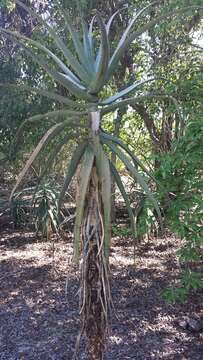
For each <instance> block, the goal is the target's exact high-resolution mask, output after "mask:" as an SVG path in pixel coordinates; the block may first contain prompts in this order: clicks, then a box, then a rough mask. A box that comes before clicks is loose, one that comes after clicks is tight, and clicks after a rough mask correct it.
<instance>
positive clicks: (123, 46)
mask: <svg viewBox="0 0 203 360" xmlns="http://www.w3.org/2000/svg"><path fill="white" fill-rule="evenodd" d="M15 3H16V4H17V5H18V6H21V7H22V8H23V9H24V10H25V11H27V12H28V13H29V14H30V15H31V16H32V17H33V18H35V19H37V20H38V22H39V23H40V24H41V25H42V26H43V27H44V28H45V29H46V31H47V34H48V35H49V36H50V37H51V38H52V40H53V42H54V44H55V47H56V49H57V54H58V53H60V54H61V57H59V56H58V55H56V54H55V53H53V51H51V50H50V49H49V48H48V47H45V46H44V45H43V43H41V42H39V41H35V40H32V39H30V38H27V37H25V36H23V35H21V34H20V33H18V32H16V31H11V30H9V29H4V28H0V31H1V32H2V34H3V35H4V36H7V37H8V38H10V39H12V40H13V41H15V42H16V43H17V44H18V45H19V46H20V47H21V48H22V49H23V50H24V51H25V52H26V53H27V54H28V55H29V56H30V57H31V59H32V60H33V61H34V62H35V63H37V64H38V65H39V66H41V67H42V69H44V71H45V72H46V73H47V74H48V75H49V76H50V77H51V78H52V79H53V80H54V81H55V82H56V83H57V84H60V86H62V87H63V88H65V89H67V90H68V93H69V94H70V95H72V96H70V97H69V98H68V97H66V96H62V95H60V94H59V93H56V92H55V91H48V90H44V89H40V88H29V87H27V86H24V89H25V90H28V91H31V92H34V93H37V94H39V95H41V96H45V97H48V98H50V99H53V101H54V102H59V103H61V104H63V106H64V108H63V109H60V110H56V111H50V112H48V113H46V114H39V115H36V116H33V117H30V118H29V119H26V120H25V121H24V122H23V123H22V125H21V126H20V128H19V130H18V132H17V134H16V143H17V142H18V141H19V139H20V137H21V134H22V131H23V129H24V127H25V126H26V125H29V124H30V125H31V124H37V123H39V122H41V121H44V122H46V123H47V124H50V128H49V130H48V131H47V132H46V133H45V134H44V136H43V137H42V139H41V140H40V142H39V143H38V145H37V146H36V148H35V149H34V151H33V153H32V154H31V156H30V158H29V159H28V160H27V163H26V164H25V166H24V168H23V170H22V171H21V173H20V174H19V176H18V179H17V182H16V185H15V187H14V189H13V191H12V194H11V197H12V195H13V194H14V192H15V191H16V189H17V187H18V186H19V185H20V183H21V181H22V179H23V177H24V175H25V174H26V173H27V171H28V170H29V168H30V166H31V165H32V163H33V162H34V160H35V159H36V157H37V156H38V154H39V153H40V151H41V150H42V149H43V148H44V147H45V146H46V145H47V144H48V143H50V141H51V140H52V139H53V138H56V137H57V136H58V135H59V134H60V135H61V134H63V135H64V139H63V140H62V141H60V142H58V143H57V144H56V145H55V147H54V148H53V150H52V152H51V153H50V156H49V159H48V161H47V163H46V164H45V172H46V170H48V169H49V167H50V165H51V164H52V162H53V161H54V159H55V158H56V157H57V155H58V154H59V152H60V151H61V149H62V147H63V145H64V144H65V143H67V142H68V141H70V140H72V139H78V137H79V135H80V138H81V142H80V143H79V144H78V145H77V147H76V149H75V150H74V152H73V155H72V158H71V160H70V162H69V163H68V166H67V171H66V175H65V179H64V184H63V187H62V189H61V193H60V197H59V203H58V208H59V209H60V207H61V204H62V202H63V199H64V195H65V193H66V191H67V189H68V187H69V185H70V183H71V180H72V178H73V176H74V175H75V173H76V170H77V168H78V166H79V164H80V166H81V168H80V185H79V194H78V197H77V204H76V205H77V210H76V219H75V230H74V259H75V261H77V262H78V261H79V259H81V261H80V269H81V288H80V316H81V321H82V331H81V334H82V333H85V334H86V337H87V339H88V352H89V359H90V360H94V359H103V353H104V345H105V336H106V332H107V329H108V317H109V314H110V311H111V294H110V286H109V264H108V258H109V249H110V238H111V235H110V211H111V176H113V178H114V180H115V182H116V184H117V186H118V188H119V190H120V192H121V194H122V196H123V198H124V201H125V204H126V207H127V209H128V213H129V218H130V221H131V226H132V233H133V236H134V237H136V231H135V221H134V215H133V211H132V209H131V206H130V201H129V199H128V195H127V193H126V191H125V187H124V185H123V182H122V179H121V177H120V175H119V173H118V171H117V169H116V167H115V165H114V164H113V163H112V162H111V160H110V158H109V156H108V154H109V153H114V154H116V156H117V157H118V158H119V159H120V160H121V161H122V162H123V164H124V165H125V167H126V168H127V169H128V171H129V173H130V174H131V175H132V176H133V178H134V179H136V181H137V182H138V183H139V184H140V186H141V187H142V188H143V190H144V191H145V193H146V194H147V195H148V196H149V198H150V199H151V201H152V203H153V205H154V207H155V209H156V211H157V213H158V215H159V217H161V215H160V211H159V207H158V205H157V203H156V201H155V199H154V197H153V196H152V194H151V192H150V190H149V188H148V186H147V183H146V182H145V180H144V179H143V177H142V176H141V175H140V173H139V171H138V170H137V169H138V168H140V169H142V170H143V171H144V172H145V173H146V174H148V175H150V174H149V173H148V171H147V169H146V168H145V167H144V165H143V164H142V163H141V162H140V161H139V159H138V158H137V157H136V156H135V155H134V153H132V152H131V150H130V149H129V148H128V146H127V145H126V144H125V143H123V142H122V141H121V140H120V139H118V138H116V137H114V136H112V135H111V134H109V133H106V132H105V131H103V130H102V127H101V125H102V121H103V116H104V115H105V114H108V113H111V112H113V111H115V110H117V109H119V108H121V107H122V106H126V105H130V104H135V103H137V102H139V101H143V100H144V99H146V98H148V97H153V96H155V97H156V96H157V97H158V98H159V97H165V96H166V95H164V94H148V93H145V94H143V95H139V96H137V97H135V96H133V97H130V98H126V95H128V94H129V93H133V92H135V91H136V90H137V89H140V87H141V86H142V85H144V84H146V83H148V82H150V81H153V80H154V79H152V78H148V79H145V80H142V81H137V82H135V83H134V84H132V85H130V86H127V87H126V88H125V89H124V90H122V91H119V92H118V93H116V94H115V95H113V96H110V97H108V98H103V97H102V94H103V92H102V90H103V89H104V88H105V86H106V85H107V83H108V82H109V81H110V79H111V77H112V76H113V74H114V72H115V71H116V69H117V67H118V64H119V61H120V59H121V57H122V56H123V54H124V52H125V51H126V50H127V49H128V46H129V45H130V43H131V42H132V41H133V40H134V39H135V38H136V37H138V36H140V35H141V34H142V33H143V32H144V31H147V30H148V29H149V28H150V27H151V26H153V25H154V24H156V22H158V21H160V20H163V19H164V18H165V17H166V14H165V15H160V16H159V17H158V18H157V19H155V20H152V21H150V22H149V23H148V24H146V25H145V26H144V27H143V28H142V29H138V30H136V31H134V32H133V31H132V29H133V25H134V24H135V23H136V21H137V19H139V17H140V16H142V14H143V13H144V12H145V11H147V9H148V8H149V7H150V6H152V5H155V4H156V2H155V3H152V4H150V5H148V6H146V7H145V8H144V9H142V10H141V11H139V12H137V13H136V14H135V15H134V17H133V18H132V20H131V21H130V22H129V25H128V27H127V29H126V30H125V31H124V33H123V35H122V37H121V39H120V41H119V43H118V45H117V47H116V48H115V49H112V48H111V42H110V40H109V39H110V37H109V34H110V31H111V25H112V22H113V20H114V19H115V17H116V16H117V15H118V13H119V11H117V12H115V13H114V14H113V15H112V16H111V17H110V19H109V21H108V22H107V23H105V22H104V20H103V19H102V17H101V14H100V13H99V12H98V11H96V12H95V15H94V16H93V18H92V20H91V22H90V25H89V26H88V24H87V23H86V22H85V20H84V18H81V24H82V35H81V33H79V32H77V31H76V30H75V28H74V26H73V24H72V21H71V17H70V15H69V14H68V12H66V11H65V10H64V9H62V7H61V5H60V3H58V11H59V12H60V13H61V14H62V16H63V18H64V21H65V24H66V27H67V29H68V31H69V33H70V35H71V38H72V42H73V45H74V52H71V51H70V49H69V48H68V47H67V45H66V44H65V42H64V40H63V39H62V38H61V37H59V35H58V33H57V29H56V28H55V27H54V26H52V24H50V23H48V22H46V21H45V20H44V19H43V18H42V17H41V16H40V15H38V14H37V13H36V12H35V11H33V10H32V9H31V8H30V7H27V6H26V5H25V4H24V3H22V2H21V1H20V0H15ZM185 9H187V8H185ZM182 11H183V10H180V9H179V10H178V11H176V13H182ZM173 14H174V12H172V13H169V14H168V16H169V15H173ZM95 23H97V26H98V27H99V30H100V44H99V47H98V48H97V46H96V41H95V37H94V25H95ZM47 59H49V62H48V61H47ZM51 62H52V65H51ZM171 100H172V101H174V102H175V104H176V105H177V103H176V101H175V99H173V98H172V97H171ZM84 128H85V129H86V131H84ZM73 129H76V131H77V133H74V131H73ZM68 134H70V135H68ZM84 134H85V135H84ZM106 149H107V150H108V151H106Z"/></svg>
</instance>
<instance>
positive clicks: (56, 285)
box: [0, 228, 203, 360]
mask: <svg viewBox="0 0 203 360" xmlns="http://www.w3.org/2000/svg"><path fill="white" fill-rule="evenodd" d="M177 246H178V240H177V239H175V238H168V239H158V240H153V241H152V240H151V241H150V242H149V243H145V244H141V245H140V246H139V247H138V248H137V249H136V265H135V266H134V265H133V246H132V242H131V241H130V240H128V239H126V238H114V239H113V246H112V252H111V261H110V262H111V270H112V280H111V282H112V295H113V300H114V304H115V308H116V310H117V317H118V318H117V317H116V316H114V317H113V319H112V331H111V334H110V341H109V346H108V349H107V351H106V357H105V360H127V359H133V360H151V359H155V360H159V359H160V360H173V359H174V360H176V359H177V360H178V359H180V360H186V359H187V360H203V334H202V333H200V332H198V333H191V332H189V331H187V330H183V329H181V328H180V326H179V321H180V320H181V319H182V318H183V317H184V316H192V315H193V314H200V313H201V311H202V304H203V293H200V294H198V295H195V296H194V295H193V296H192V295H191V297H190V298H189V299H188V301H187V303H186V304H184V305H180V304H179V305H176V306H171V305H167V304H166V303H165V302H164V301H163V299H162V298H161V296H160V291H161V290H162V289H163V288H164V287H165V286H167V285H168V284H169V283H170V281H171V280H172V279H173V278H174V277H175V276H176V274H177V272H178V264H177V263H176V260H175V251H176V250H177ZM71 255H72V244H71V237H70V239H66V241H62V240H61V241H58V242H56V243H55V250H54V258H53V242H44V243H43V242H40V241H36V239H35V236H34V234H33V233H32V232H29V231H27V232H26V231H14V230H12V229H8V228H4V229H2V230H0V360H71V358H72V354H73V350H74V347H75V341H76V337H77V334H78V330H79V316H78V297H77V290H78V276H79V274H78V271H77V269H75V268H74V267H73V266H72V265H71V263H70V258H71ZM65 284H66V290H67V294H66V295H67V296H66V295H65ZM79 359H86V357H85V353H84V346H83V344H82V345H81V348H80V356H79Z"/></svg>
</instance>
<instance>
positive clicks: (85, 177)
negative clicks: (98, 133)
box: [74, 146, 95, 262]
mask: <svg viewBox="0 0 203 360" xmlns="http://www.w3.org/2000/svg"><path fill="white" fill-rule="evenodd" d="M94 157H95V156H94V152H93V151H92V148H91V147H90V146H87V148H86V150H85V153H84V155H83V159H82V164H81V170H80V185H79V195H78V197H77V203H76V219H75V227H74V260H75V261H76V262H78V261H79V255H80V235H81V225H82V221H83V213H84V205H85V198H86V196H87V188H88V184H89V180H90V175H91V171H92V166H93V162H94Z"/></svg>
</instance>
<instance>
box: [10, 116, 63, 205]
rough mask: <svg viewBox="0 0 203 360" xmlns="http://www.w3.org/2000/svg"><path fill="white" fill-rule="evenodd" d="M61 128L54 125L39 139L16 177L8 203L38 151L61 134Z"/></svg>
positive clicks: (58, 125)
mask: <svg viewBox="0 0 203 360" xmlns="http://www.w3.org/2000/svg"><path fill="white" fill-rule="evenodd" d="M63 128H64V124H63V123H59V124H55V125H54V126H52V127H51V128H50V129H49V130H48V131H47V132H46V133H45V134H44V136H43V137H42V138H41V140H40V142H39V143H38V145H37V146H36V148H35V149H34V151H33V152H32V154H31V156H30V157H29V159H28V160H27V162H26V164H25V166H24V168H23V169H22V171H21V172H20V174H19V175H18V179H17V181H16V184H15V186H14V188H13V190H12V192H11V195H10V201H11V199H12V197H13V194H14V193H15V191H16V189H17V188H18V186H19V185H20V183H21V181H22V179H23V178H24V176H25V174H26V173H27V172H28V170H29V169H30V167H31V165H32V164H33V162H34V160H35V159H36V157H37V156H38V154H39V153H40V151H41V150H42V149H43V148H44V147H45V145H46V144H47V142H48V141H50V140H51V139H53V138H54V137H55V136H56V135H57V134H59V132H61V131H62V130H63Z"/></svg>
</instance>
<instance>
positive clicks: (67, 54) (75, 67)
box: [15, 0, 89, 84]
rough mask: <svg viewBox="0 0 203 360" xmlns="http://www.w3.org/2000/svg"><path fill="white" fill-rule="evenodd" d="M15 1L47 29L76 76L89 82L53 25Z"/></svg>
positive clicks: (17, 0)
mask: <svg viewBox="0 0 203 360" xmlns="http://www.w3.org/2000/svg"><path fill="white" fill-rule="evenodd" d="M15 2H16V3H17V4H18V5H19V6H21V7H22V8H23V9H24V10H26V11H27V12H28V13H29V14H30V15H31V16H32V17H34V18H36V19H37V20H38V21H39V22H40V23H41V24H42V25H44V26H45V28H46V29H47V30H48V32H49V34H50V36H51V37H52V39H53V40H54V42H55V44H56V45H57V47H58V49H59V50H60V51H61V52H62V53H63V55H64V57H65V59H66V60H67V62H68V63H69V65H70V66H71V68H72V69H73V70H74V71H75V72H76V74H77V75H78V77H79V78H80V79H82V80H83V81H84V82H85V83H87V84H88V83H89V76H88V74H87V72H86V71H85V69H84V68H83V67H82V65H81V64H80V63H79V62H78V61H77V59H76V58H75V57H74V56H73V54H72V53H71V51H70V50H69V49H68V48H67V46H66V45H65V44H64V42H63V41H62V40H61V38H60V37H59V36H58V35H57V32H56V29H54V27H51V26H49V24H48V23H47V22H46V21H45V20H43V19H42V17H41V16H40V15H38V14H37V13H36V12H35V11H33V10H32V9H31V8H29V7H28V6H26V5H25V4H24V3H22V2H21V1H20V0H15Z"/></svg>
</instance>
